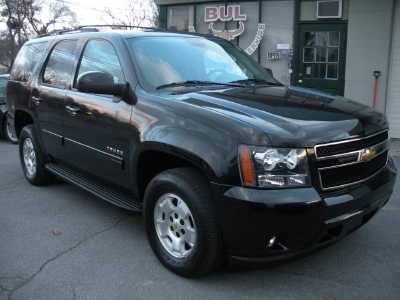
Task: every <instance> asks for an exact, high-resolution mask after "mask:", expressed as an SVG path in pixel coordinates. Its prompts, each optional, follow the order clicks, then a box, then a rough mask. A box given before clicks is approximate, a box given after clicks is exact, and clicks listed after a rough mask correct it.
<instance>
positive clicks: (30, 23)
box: [0, 0, 76, 69]
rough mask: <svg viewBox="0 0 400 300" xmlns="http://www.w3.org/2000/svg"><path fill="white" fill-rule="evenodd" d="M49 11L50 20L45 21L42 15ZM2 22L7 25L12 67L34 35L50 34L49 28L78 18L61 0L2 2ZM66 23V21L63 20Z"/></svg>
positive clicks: (0, 0) (0, 8) (0, 2)
mask: <svg viewBox="0 0 400 300" xmlns="http://www.w3.org/2000/svg"><path fill="white" fill-rule="evenodd" d="M44 8H47V10H48V12H49V13H48V14H47V16H48V19H46V21H43V19H42V18H41V15H40V13H41V12H42V10H43V9H44ZM0 12H1V21H3V22H5V24H6V25H7V30H6V32H7V34H6V39H7V40H8V41H9V50H8V51H9V52H10V65H9V69H10V68H11V67H12V65H13V64H14V60H15V57H16V55H17V53H18V51H19V49H21V47H22V45H23V44H24V42H25V41H26V40H28V39H29V37H30V36H31V35H32V34H42V33H46V32H48V27H49V26H50V25H51V24H54V23H55V22H56V21H58V20H60V19H62V18H64V17H66V18H67V19H68V20H70V21H75V20H76V16H75V14H74V13H73V12H72V11H71V10H70V8H69V7H68V6H67V5H66V4H65V3H64V2H63V1H61V0H54V1H52V2H48V1H46V0H0ZM63 21H64V20H63Z"/></svg>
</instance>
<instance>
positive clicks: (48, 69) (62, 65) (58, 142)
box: [30, 40, 78, 161]
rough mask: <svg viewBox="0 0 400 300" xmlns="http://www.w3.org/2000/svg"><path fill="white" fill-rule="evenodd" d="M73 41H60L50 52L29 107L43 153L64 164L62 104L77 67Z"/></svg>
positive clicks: (75, 42) (75, 45) (63, 105)
mask: <svg viewBox="0 0 400 300" xmlns="http://www.w3.org/2000/svg"><path fill="white" fill-rule="evenodd" d="M77 47H78V41H77V40H61V41H59V42H57V43H56V45H55V46H54V47H53V48H52V49H51V52H50V55H49V58H48V59H47V62H46V64H45V68H44V70H43V73H41V76H40V78H39V84H38V85H37V86H34V88H33V89H32V94H31V103H30V106H31V108H32V110H33V112H34V114H35V117H36V120H37V121H38V126H39V130H40V131H41V134H40V136H42V141H43V146H44V148H45V151H46V152H47V153H48V154H49V155H50V156H52V157H54V158H57V159H59V160H62V161H66V160H67V158H66V153H65V151H64V147H63V135H64V129H63V128H64V109H65V108H64V107H65V104H64V101H65V95H66V93H67V90H68V89H69V88H70V87H71V79H72V77H73V74H74V70H75V69H76V65H77V61H78V60H77V57H76V54H75V53H76V51H77Z"/></svg>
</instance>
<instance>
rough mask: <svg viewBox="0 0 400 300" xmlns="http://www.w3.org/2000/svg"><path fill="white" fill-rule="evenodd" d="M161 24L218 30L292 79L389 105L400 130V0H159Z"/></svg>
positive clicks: (396, 132) (395, 132) (399, 134)
mask: <svg viewBox="0 0 400 300" xmlns="http://www.w3.org/2000/svg"><path fill="white" fill-rule="evenodd" d="M155 2H156V4H157V5H158V6H159V7H160V27H161V28H164V29H168V30H178V31H193V32H198V33H210V34H214V35H217V36H220V37H222V38H225V39H227V40H230V41H231V42H232V43H233V44H235V45H237V46H239V47H241V48H242V49H244V50H245V51H246V52H247V53H248V54H250V55H251V56H252V57H253V58H254V59H255V60H257V61H258V62H259V63H260V64H261V65H262V66H264V67H266V68H270V69H272V71H273V74H274V77H275V78H277V79H278V80H279V81H281V82H282V83H284V84H287V85H296V86H303V87H309V88H314V89H318V90H322V91H326V92H330V93H334V94H337V95H341V96H344V97H346V98H350V99H354V100H357V101H359V102H362V103H364V104H367V105H371V106H373V105H375V106H376V107H377V108H378V109H379V110H381V111H382V112H385V113H386V115H387V117H388V118H389V122H390V125H391V136H392V137H393V138H400V0H380V1H376V0H328V1H327V0H324V1H316V0H314V1H311V0H293V1H286V0H262V1H237V2H236V1H224V2H223V1H221V2H220V1H218V2H217V1H190V0H186V1H185V0H155Z"/></svg>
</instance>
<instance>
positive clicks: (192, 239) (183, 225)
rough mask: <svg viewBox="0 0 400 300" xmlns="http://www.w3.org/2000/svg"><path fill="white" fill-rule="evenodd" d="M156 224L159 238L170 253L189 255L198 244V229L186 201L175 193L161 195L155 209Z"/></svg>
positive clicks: (182, 255)
mask: <svg viewBox="0 0 400 300" xmlns="http://www.w3.org/2000/svg"><path fill="white" fill-rule="evenodd" d="M154 224H155V228H156V232H157V235H158V238H159V240H160V242H161V244H162V245H163V247H164V248H165V250H167V252H168V253H169V254H171V255H172V256H174V257H176V258H185V257H188V256H189V255H190V254H191V253H192V251H193V248H194V246H195V244H196V229H195V224H194V219H193V216H192V213H191V212H190V210H189V208H188V206H187V205H186V203H185V202H184V201H183V200H182V199H181V198H179V197H178V196H177V195H174V194H165V195H163V196H161V197H160V198H159V199H158V200H157V203H156V207H155V209H154Z"/></svg>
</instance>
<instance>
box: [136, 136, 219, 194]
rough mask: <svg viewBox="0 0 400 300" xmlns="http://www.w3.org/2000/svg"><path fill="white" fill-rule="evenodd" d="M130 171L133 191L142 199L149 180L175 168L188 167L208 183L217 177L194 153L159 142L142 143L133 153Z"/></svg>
mask: <svg viewBox="0 0 400 300" xmlns="http://www.w3.org/2000/svg"><path fill="white" fill-rule="evenodd" d="M131 165H133V166H136V169H135V168H133V169H132V172H133V173H132V174H133V184H134V187H133V188H134V190H135V191H137V193H138V196H139V197H140V199H143V197H144V194H145V191H146V188H147V186H148V184H149V183H150V181H151V179H152V178H154V177H155V176H156V175H157V174H159V173H161V172H163V171H165V170H169V169H175V168H182V167H189V168H194V169H197V170H199V171H200V172H201V173H202V174H203V175H204V177H205V178H207V180H208V181H209V182H211V181H215V180H217V175H216V173H215V172H214V170H213V168H212V167H211V166H210V164H209V163H208V162H206V161H205V160H204V159H202V158H201V157H200V156H198V155H196V154H195V153H191V152H188V151H186V150H185V149H183V148H179V147H176V146H173V145H168V144H163V143H159V142H143V143H141V145H140V146H139V147H138V149H137V150H136V151H135V156H134V158H133V163H132V164H131Z"/></svg>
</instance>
